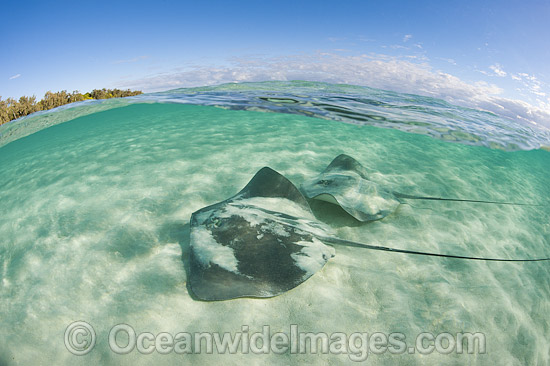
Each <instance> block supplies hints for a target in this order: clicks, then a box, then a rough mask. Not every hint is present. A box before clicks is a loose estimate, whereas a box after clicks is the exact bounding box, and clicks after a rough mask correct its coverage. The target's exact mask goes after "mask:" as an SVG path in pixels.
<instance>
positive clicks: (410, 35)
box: [403, 34, 413, 42]
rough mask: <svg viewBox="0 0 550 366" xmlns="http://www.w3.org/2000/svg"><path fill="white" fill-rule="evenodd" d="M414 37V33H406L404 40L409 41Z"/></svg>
mask: <svg viewBox="0 0 550 366" xmlns="http://www.w3.org/2000/svg"><path fill="white" fill-rule="evenodd" d="M412 37H413V36H412V34H405V37H403V42H407V41H408V40H409V39H411V38H412Z"/></svg>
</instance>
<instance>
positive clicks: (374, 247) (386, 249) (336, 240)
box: [319, 237, 550, 262]
mask: <svg viewBox="0 0 550 366" xmlns="http://www.w3.org/2000/svg"><path fill="white" fill-rule="evenodd" d="M319 239H320V240H322V241H325V242H327V243H329V244H335V245H345V246H348V247H358V248H365V249H372V250H381V251H384V252H394V253H405V254H415V255H425V256H429V257H444V258H455V259H470V260H476V261H491V262H540V261H550V258H528V259H506V258H484V257H467V256H462V255H452V254H440V253H429V252H419V251H416V250H406V249H397V248H389V247H383V246H380V245H369V244H364V243H357V242H354V241H350V240H344V239H339V238H334V237H319Z"/></svg>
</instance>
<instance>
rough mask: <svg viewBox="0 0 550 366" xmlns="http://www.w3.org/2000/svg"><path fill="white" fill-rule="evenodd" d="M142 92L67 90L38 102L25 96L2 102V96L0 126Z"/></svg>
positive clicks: (47, 95)
mask: <svg viewBox="0 0 550 366" xmlns="http://www.w3.org/2000/svg"><path fill="white" fill-rule="evenodd" d="M141 93H142V92H141V91H139V90H137V91H132V90H130V89H128V90H120V89H105V88H103V89H94V90H92V91H91V92H89V93H85V94H82V93H80V92H79V91H78V90H77V91H74V92H72V93H68V92H67V91H66V90H62V91H60V92H56V93H52V92H51V91H48V92H46V94H44V98H42V100H40V101H36V97H35V96H34V95H33V96H32V97H26V96H23V97H21V98H19V100H16V99H13V98H7V99H6V100H2V97H1V96H0V125H1V124H3V123H6V122H9V121H11V120H14V119H17V118H19V117H23V116H26V115H28V114H31V113H34V112H38V111H46V110H48V109H52V108H55V107H59V106H62V105H65V104H69V103H74V102H80V101H83V100H88V99H109V98H122V97H130V96H133V95H139V94H141Z"/></svg>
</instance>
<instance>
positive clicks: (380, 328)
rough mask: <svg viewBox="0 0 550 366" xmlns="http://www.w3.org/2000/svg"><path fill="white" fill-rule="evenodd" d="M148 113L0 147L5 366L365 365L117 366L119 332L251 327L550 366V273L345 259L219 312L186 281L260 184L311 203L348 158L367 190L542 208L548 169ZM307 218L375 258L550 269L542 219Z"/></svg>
mask: <svg viewBox="0 0 550 366" xmlns="http://www.w3.org/2000/svg"><path fill="white" fill-rule="evenodd" d="M243 98H245V99H246V97H243ZM139 101H140V100H139V99H138V100H134V102H133V103H130V104H128V105H126V104H124V103H123V104H122V105H123V106H122V107H118V108H112V109H109V110H104V111H100V112H93V113H91V114H88V115H85V116H81V117H78V118H76V119H72V120H70V121H68V122H65V123H61V124H55V125H53V126H51V127H49V128H45V129H42V130H40V131H38V132H36V133H33V134H30V135H28V136H26V137H23V138H19V139H17V140H15V141H12V142H10V143H8V144H6V145H5V146H3V147H1V148H0V185H1V187H2V190H1V191H0V202H1V206H0V237H1V240H0V318H1V319H2V327H1V328H0V364H35V363H37V360H38V362H39V363H42V364H60V363H67V364H91V363H102V364H114V363H117V364H135V363H138V364H151V363H155V364H172V363H174V362H176V361H177V362H204V363H213V362H223V363H226V364H235V365H236V364H241V363H242V362H243V361H244V362H247V363H251V364H265V363H269V364H272V363H276V364H298V363H303V362H308V363H310V364H326V363H327V362H330V363H332V364H347V363H352V361H351V360H350V357H349V355H346V354H339V355H338V354H315V355H311V354H309V353H306V354H291V353H290V352H286V353H284V354H282V355H277V354H274V353H273V352H270V353H269V354H267V355H257V354H252V353H249V354H243V353H242V352H237V354H235V355H219V354H217V353H216V352H214V353H213V354H207V353H206V352H202V353H201V354H185V355H178V354H175V353H173V352H172V353H170V354H168V355H161V354H159V353H157V352H155V353H153V354H152V355H142V354H140V353H139V352H138V351H137V350H134V351H133V352H131V353H130V354H127V355H117V354H115V353H114V352H112V351H111V350H110V349H109V344H108V334H109V331H110V329H111V328H112V327H113V326H114V325H116V324H119V323H127V324H129V325H131V326H132V327H133V328H134V329H135V330H136V332H138V333H139V332H145V331H148V332H152V333H155V334H157V333H160V332H169V333H171V334H176V333H178V332H232V333H235V332H239V331H241V330H242V329H243V328H242V326H243V325H248V326H249V327H250V333H253V332H260V331H262V326H263V325H269V326H270V329H271V332H272V333H274V332H286V333H289V331H290V330H289V329H290V326H291V325H292V324H295V325H297V326H298V328H299V329H300V331H304V332H308V331H309V332H327V333H333V332H344V333H346V334H351V333H354V332H368V333H374V332H384V333H388V334H389V333H392V332H400V333H403V334H405V335H406V337H407V344H408V345H411V344H414V339H415V337H416V335H417V334H419V333H421V332H430V333H433V334H438V333H441V332H448V333H452V334H454V333H457V332H472V333H474V332H482V333H484V334H485V336H486V340H487V353H486V354H472V355H470V354H467V353H464V354H456V352H453V353H451V354H438V353H437V352H434V353H432V354H429V355H420V354H418V353H415V354H408V353H405V354H399V355H393V354H391V353H390V352H386V353H384V354H382V355H375V354H372V353H371V354H369V356H368V359H367V362H368V363H369V364H372V365H378V364H380V365H394V364H399V365H421V364H426V363H428V364H438V365H454V364H481V365H493V364H512V365H522V364H547V363H548V362H550V350H549V349H548V344H549V342H550V321H549V320H548V316H547V314H548V312H549V311H550V302H549V298H550V276H549V274H550V267H549V264H548V262H533V263H487V262H474V261H464V260H454V259H444V258H428V257H419V256H410V255H404V254H396V253H385V252H375V251H371V250H365V249H360V248H350V247H337V248H336V256H335V257H334V258H332V259H331V260H329V262H328V263H327V265H326V266H325V267H324V268H323V270H322V271H320V272H319V273H317V274H316V275H314V276H313V277H312V278H310V279H309V280H308V281H306V282H305V283H303V284H302V285H300V286H299V287H297V288H295V289H293V290H291V291H289V292H288V293H285V294H283V295H281V296H278V297H275V298H271V299H263V300H258V299H238V300H231V301H225V302H201V301H197V300H196V299H194V298H193V297H192V296H190V293H189V292H188V289H187V287H186V272H185V269H186V263H187V258H188V254H189V253H188V247H189V218H190V216H191V213H193V212H194V211H196V210H198V209H200V208H202V207H204V206H207V205H209V204H212V203H215V202H219V201H221V200H224V199H226V198H228V197H230V196H232V195H234V194H235V193H237V192H238V191H239V190H240V189H241V188H242V187H244V185H245V184H246V183H247V182H248V181H249V180H250V178H251V177H252V176H253V175H254V173H255V172H256V171H258V170H259V169H260V168H261V167H263V166H269V167H271V168H273V169H275V170H277V171H278V172H280V173H281V174H283V175H285V176H286V177H287V178H289V179H290V180H291V181H292V182H294V183H295V184H296V185H299V184H300V183H301V182H302V181H304V180H306V179H308V178H310V177H312V176H315V175H316V174H318V173H319V172H320V171H322V170H323V169H324V168H325V167H326V165H327V164H328V163H329V162H330V161H331V160H332V159H333V158H334V157H335V156H337V155H338V154H340V153H346V154H349V155H351V156H353V157H354V158H356V159H357V160H358V161H360V162H361V163H362V164H363V165H364V166H365V167H366V168H367V170H369V172H370V173H371V178H372V179H373V180H374V181H376V182H377V183H379V184H381V185H383V186H385V187H388V188H389V189H391V190H397V191H400V192H403V193H408V194H417V195H424V196H439V197H458V198H468V199H480V200H494V201H513V202H534V203H541V202H544V203H548V202H550V198H549V197H550V174H548V172H549V171H550V153H548V152H546V151H543V150H531V151H516V152H509V151H508V152H507V151H501V150H498V149H489V148H487V147H484V146H472V145H466V144H464V143H449V142H445V141H442V140H440V139H437V138H434V137H430V136H426V135H422V134H413V133H407V132H403V131H400V130H397V129H386V128H378V127H374V126H366V125H360V124H353V123H350V124H346V123H341V122H335V121H332V120H327V119H320V118H313V117H307V116H303V115H300V114H295V113H294V114H288V113H261V112H256V111H250V110H226V109H223V108H216V107H213V106H199V105H183V104H171V103H153V102H151V101H150V100H149V101H147V103H139ZM201 104H205V103H201ZM214 104H216V103H214ZM218 104H219V103H218ZM83 107H86V105H84V106H83ZM83 107H81V108H83ZM453 108H454V107H453ZM65 112H67V110H65ZM73 112H74V111H73ZM76 112H78V111H76ZM53 113H56V112H53ZM58 113H61V112H58ZM476 113H482V112H476ZM83 114H84V113H83ZM46 117H48V115H47V114H46V115H43V116H42V117H40V116H39V117H32V118H46ZM421 117H422V116H421V115H419V117H418V118H419V119H421ZM48 118H51V116H50V117H48ZM427 119H428V117H426V120H427ZM22 121H25V120H22ZM26 121H27V122H25V123H27V124H28V123H31V124H32V123H33V122H32V121H33V120H32V119H31V120H30V121H31V122H29V120H28V119H27V120H26ZM17 122H21V121H16V123H17ZM480 123H481V122H480ZM10 128H13V127H10ZM476 133H479V130H478V132H476ZM535 138H536V137H533V139H535ZM537 138H538V137H537ZM489 140H490V138H489ZM533 141H534V140H533ZM313 206H314V208H315V212H316V214H317V216H318V218H320V219H322V220H323V221H325V222H327V223H329V224H330V225H331V226H333V227H334V228H335V230H336V231H337V233H338V235H339V236H340V237H342V238H346V239H350V240H355V241H360V242H364V243H368V244H377V245H384V246H389V247H395V248H403V249H410V250H419V251H428V252H437V253H448V254H456V255H469V256H478V257H481V256H483V257H499V258H536V257H547V256H550V248H549V247H548V243H549V241H550V224H549V222H550V221H549V219H548V218H549V216H550V208H549V207H548V206H546V207H544V206H541V207H532V206H503V205H487V204H474V203H451V202H422V201H415V202H410V204H405V205H401V206H400V208H399V209H398V210H397V211H396V212H395V213H394V214H392V215H390V216H388V217H386V218H384V219H383V220H380V221H376V222H372V223H369V224H366V225H360V226H358V225H356V224H355V223H354V222H353V220H350V219H349V217H346V216H345V215H344V214H343V213H342V212H341V211H339V210H337V209H335V208H334V207H332V206H331V205H330V204H328V203H314V204H313ZM77 320H84V321H86V322H88V323H90V324H91V325H93V327H94V328H95V331H96V333H97V341H96V345H95V348H94V349H93V350H92V351H91V352H90V353H89V354H87V355H85V356H74V355H72V354H71V353H69V352H68V351H67V349H66V348H65V344H64V342H63V334H64V332H65V330H66V328H67V326H68V325H69V324H71V323H72V322H73V321H77Z"/></svg>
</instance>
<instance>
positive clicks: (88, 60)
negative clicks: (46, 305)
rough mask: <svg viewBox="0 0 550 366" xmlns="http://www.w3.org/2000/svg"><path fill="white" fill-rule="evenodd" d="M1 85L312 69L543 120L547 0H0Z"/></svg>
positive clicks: (249, 76)
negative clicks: (47, 0) (0, 7)
mask: <svg viewBox="0 0 550 366" xmlns="http://www.w3.org/2000/svg"><path fill="white" fill-rule="evenodd" d="M2 13H3V16H2V21H1V22H0V34H1V36H2V44H1V47H0V96H2V98H3V99H5V98H7V97H14V98H19V97H20V96H22V95H29V96H30V95H36V96H37V97H38V99H40V98H41V97H42V96H43V94H44V93H45V92H46V91H48V90H51V91H59V90H68V91H73V90H79V91H82V92H85V91H90V90H92V89H95V88H114V87H118V88H132V89H139V90H143V91H145V92H150V91H161V90H168V89H173V88H179V87H188V86H200V85H213V84H220V83H224V82H244V81H262V80H295V79H304V80H314V81H327V82H334V83H348V84H357V85H366V86H371V87H376V88H382V89H389V90H395V91H400V92H407V93H414V94H421V95H428V96H434V97H438V98H443V99H445V100H447V101H450V102H453V103H456V104H459V105H464V106H468V107H475V108H482V109H485V110H489V111H493V112H495V113H500V114H502V115H504V116H506V117H510V118H513V119H516V120H520V121H524V122H527V123H535V124H538V125H542V126H546V127H548V128H550V62H549V61H550V21H549V19H550V2H549V1H547V0H545V1H538V0H523V1H510V0H500V1H483V0H463V1H441V0H439V1H423V0H417V1H392V0H385V1H370V0H362V1H353V0H349V1H346V0H339V1H322V0H316V1H310V0H303V1H301V0H293V1H287V0H279V1H267V0H266V1H238V0H235V1H202V2H200V1H163V0H157V1H141V0H134V1H114V0H112V1H109V2H106V1H105V2H104V1H93V2H75V1H70V2H69V1H56V2H46V1H25V2H23V1H4V2H3V5H2Z"/></svg>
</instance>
